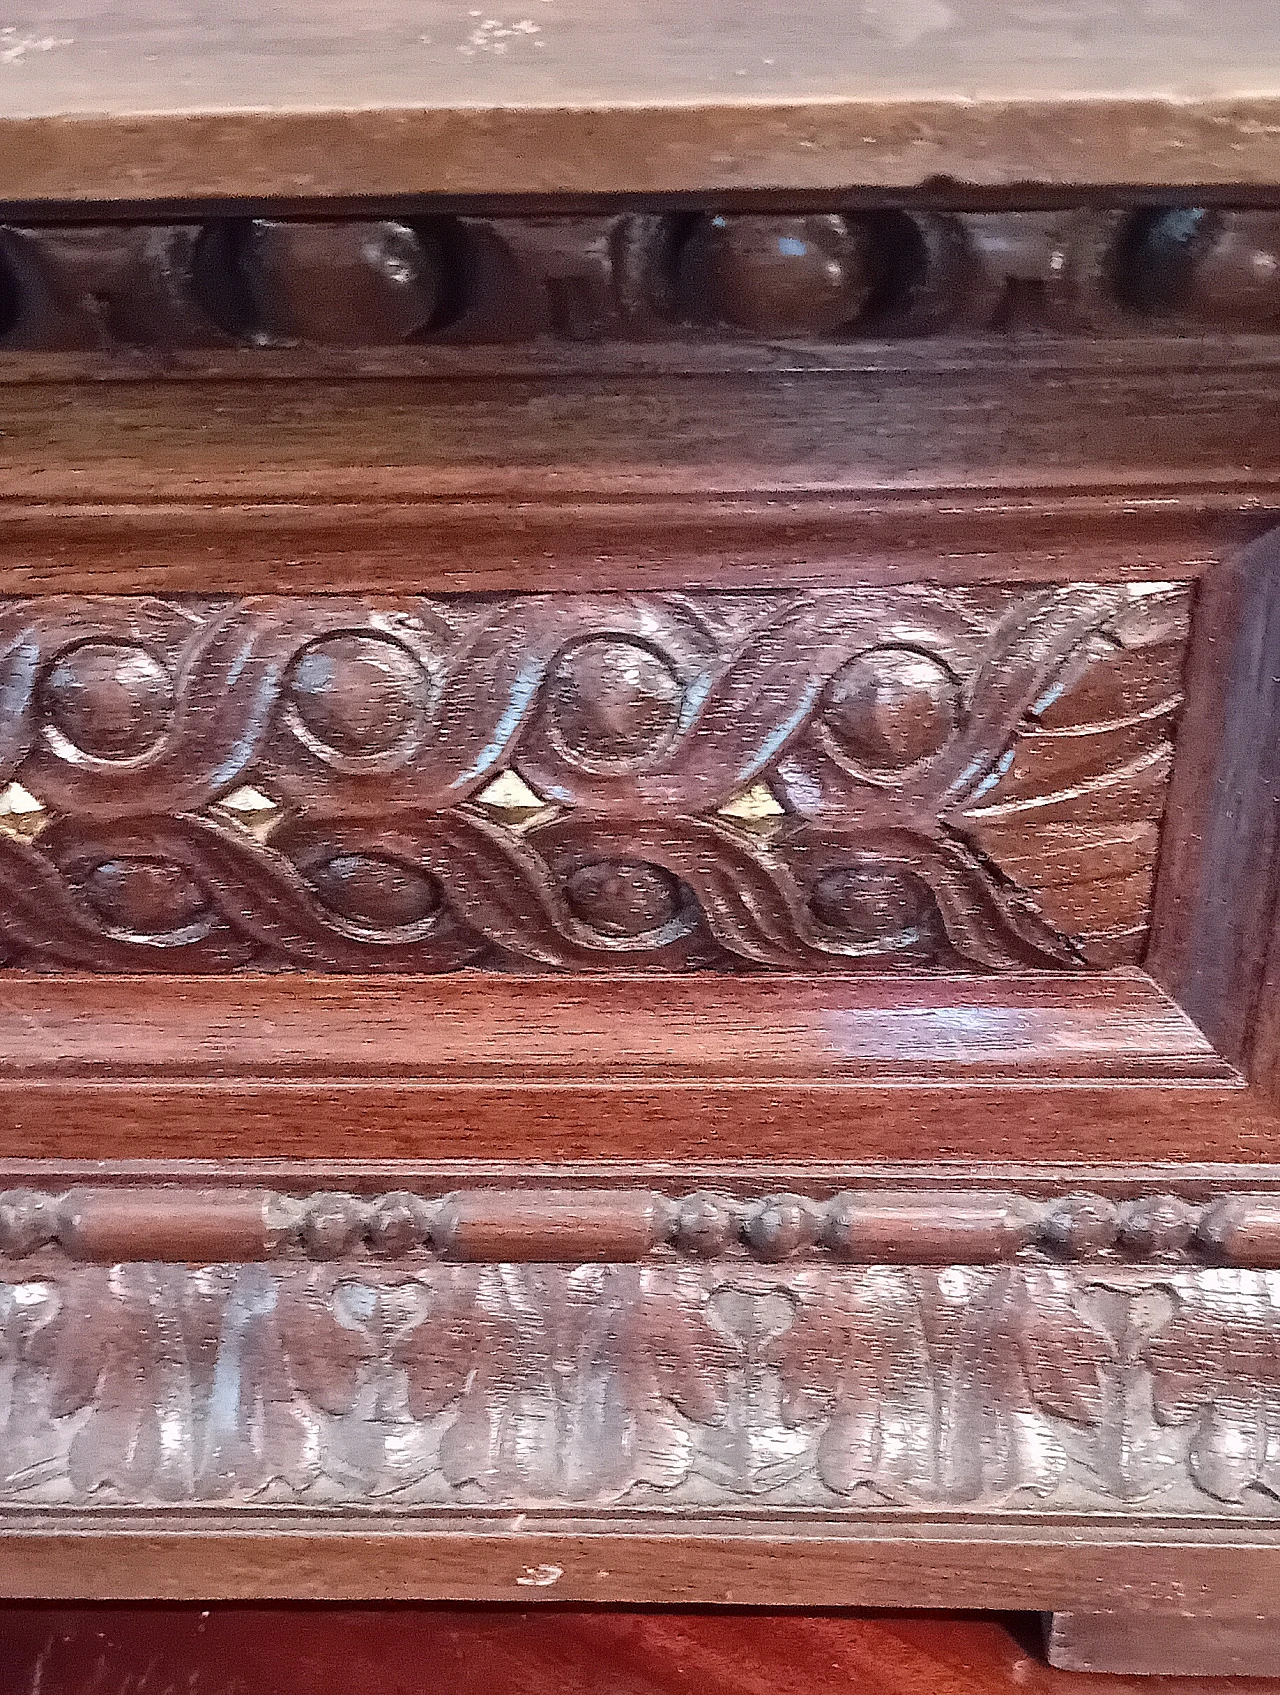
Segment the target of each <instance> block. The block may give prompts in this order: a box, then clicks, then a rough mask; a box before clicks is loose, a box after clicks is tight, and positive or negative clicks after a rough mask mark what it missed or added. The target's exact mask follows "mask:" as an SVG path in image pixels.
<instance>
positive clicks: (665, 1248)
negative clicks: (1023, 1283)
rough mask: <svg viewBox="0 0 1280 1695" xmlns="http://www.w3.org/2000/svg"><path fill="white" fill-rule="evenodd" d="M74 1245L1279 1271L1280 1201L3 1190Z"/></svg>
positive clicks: (7, 1219) (541, 1258)
mask: <svg viewBox="0 0 1280 1695" xmlns="http://www.w3.org/2000/svg"><path fill="white" fill-rule="evenodd" d="M46 1250H48V1251H57V1250H61V1251H62V1252H63V1253H65V1254H66V1255H68V1256H69V1257H70V1258H72V1259H75V1260H84V1261H92V1262H98V1263H105V1264H115V1263H126V1262H139V1263H164V1262H176V1263H183V1264H187V1263H190V1264H209V1263H232V1264H235V1263H246V1262H253V1261H257V1260H267V1259H274V1258H279V1257H282V1256H291V1255H292V1256H297V1255H302V1256H306V1257H309V1258H311V1259H313V1260H319V1261H346V1260H348V1259H349V1260H350V1261H351V1262H352V1263H353V1265H355V1264H358V1263H360V1262H361V1261H363V1260H364V1259H365V1258H367V1257H369V1256H370V1255H372V1256H374V1257H375V1258H388V1259H401V1258H406V1257H421V1256H424V1255H425V1256H431V1257H438V1258H441V1259H445V1260H452V1261H460V1262H480V1263H503V1264H506V1263H514V1264H521V1263H535V1264H536V1263H552V1264H578V1263H581V1264H601V1263H603V1264H627V1263H633V1262H635V1261H639V1260H642V1259H645V1258H647V1257H649V1256H650V1255H655V1254H656V1255H660V1256H663V1257H668V1258H669V1257H671V1256H672V1255H675V1256H679V1257H683V1258H687V1259H706V1260H718V1259H724V1258H733V1257H735V1256H736V1257H746V1258H750V1259H755V1260H760V1261H763V1262H765V1263H774V1262H780V1261H783V1260H791V1259H795V1258H797V1257H802V1258H807V1257H812V1256H813V1255H821V1256H823V1257H827V1256H830V1257H833V1258H835V1259H837V1260H841V1261H845V1262H847V1263H850V1264H858V1265H896V1264H902V1265H911V1264H921V1265H988V1264H997V1263H1000V1262H1002V1261H1006V1260H1011V1259H1014V1258H1016V1257H1017V1256H1019V1255H1021V1254H1025V1253H1032V1254H1034V1255H1039V1256H1048V1257H1049V1258H1054V1259H1059V1260H1064V1261H1086V1262H1087V1261H1099V1262H1103V1263H1105V1262H1111V1261H1114V1262H1116V1263H1129V1262H1135V1261H1137V1262H1141V1261H1145V1260H1157V1261H1169V1260H1177V1259H1184V1260H1191V1261H1197V1260H1199V1261H1207V1262H1209V1263H1213V1264H1223V1265H1234V1266H1248V1267H1258V1268H1261V1267H1273V1266H1280V1198H1278V1197H1277V1196H1276V1195H1274V1194H1267V1193H1265V1192H1263V1193H1257V1194H1247V1193H1246V1194H1228V1195H1226V1196H1214V1197H1211V1198H1209V1199H1207V1200H1202V1201H1200V1202H1192V1201H1188V1200H1185V1199H1182V1198H1181V1197H1179V1196H1176V1195H1171V1194H1166V1193H1148V1194H1140V1195H1137V1196H1135V1197H1130V1198H1127V1199H1123V1200H1118V1201H1116V1200H1112V1199H1110V1198H1108V1197H1107V1196H1104V1195H1097V1194H1089V1193H1084V1194H1079V1193H1060V1194H1056V1195H1054V1194H1050V1195H1040V1196H1036V1197H1034V1198H1033V1197H1031V1196H1027V1195H1021V1194H1018V1193H1014V1192H1009V1191H1002V1190H999V1189H985V1190H982V1189H976V1190H967V1191H966V1190H963V1189H952V1190H948V1191H941V1192H939V1191H933V1192H931V1191H929V1190H927V1189H926V1190H920V1189H917V1190H898V1191H895V1190H892V1189H880V1190H870V1191H847V1192H841V1193H837V1194H836V1195H834V1196H831V1197H829V1198H826V1199H811V1198H810V1197H808V1196H807V1195H804V1194H781V1195H766V1196H763V1197H759V1198H751V1199H741V1198H738V1197H735V1196H732V1195H726V1194H717V1193H715V1192H714V1191H704V1192H699V1193H693V1194H684V1195H682V1196H678V1197H677V1196H671V1195H667V1194H663V1193H660V1192H658V1191H656V1190H651V1189H643V1188H622V1187H618V1188H613V1189H586V1188H578V1189H537V1188H525V1189H499V1188H492V1189H490V1188H485V1189H474V1190H460V1191H455V1192H452V1193H448V1194H445V1195H424V1194H421V1193H417V1192H414V1191H411V1190H399V1191H396V1192H393V1193H389V1194H382V1195H374V1196H359V1195H354V1194H348V1193H341V1192H321V1193H316V1194H311V1195H293V1194H281V1193H273V1192H271V1191H268V1190H264V1189H258V1188H253V1187H235V1186H232V1185H223V1186H221V1187H219V1188H204V1189H201V1188H185V1187H184V1188H174V1187H164V1186H160V1185H138V1186H125V1185H116V1186H113V1187H99V1188H92V1187H89V1188H82V1189H71V1190H69V1191H67V1192H66V1193H64V1194H53V1193H47V1192H41V1191H39V1190H35V1189H10V1190H0V1257H3V1258H7V1259H10V1260H22V1259H25V1258H28V1257H31V1256H33V1255H41V1254H43V1253H44V1252H45V1251H46Z"/></svg>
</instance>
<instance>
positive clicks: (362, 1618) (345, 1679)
mask: <svg viewBox="0 0 1280 1695" xmlns="http://www.w3.org/2000/svg"><path fill="white" fill-rule="evenodd" d="M0 1653H3V1654H4V1656H5V1658H6V1664H7V1667H8V1671H7V1676H8V1678H9V1680H10V1681H9V1682H8V1683H7V1684H6V1688H5V1695H51V1692H56V1695H135V1692H136V1691H137V1689H138V1685H139V1680H140V1679H145V1681H144V1682H143V1683H142V1688H143V1690H144V1691H145V1690H146V1689H147V1685H148V1684H153V1685H154V1686H155V1687H156V1688H159V1689H163V1690H167V1689H170V1688H176V1689H182V1690H183V1691H184V1695H419V1691H420V1690H421V1689H422V1687H423V1684H424V1682H431V1683H437V1682H438V1683H439V1684H440V1685H441V1686H443V1687H447V1688H448V1689H450V1690H452V1691H455V1692H456V1695H543V1692H544V1691H547V1692H553V1695H599V1691H600V1688H601V1680H602V1678H603V1679H607V1686H608V1689H609V1692H610V1695H689V1692H690V1691H693V1690H702V1691H705V1692H706V1695H848V1692H849V1691H853V1692H855V1695H1015V1692H1025V1695H1248V1692H1249V1691H1252V1692H1253V1695H1275V1691H1276V1690H1277V1689H1280V1679H1272V1680H1261V1681H1256V1682H1250V1683H1248V1684H1245V1683H1241V1682H1238V1681H1231V1682H1228V1681H1225V1680H1223V1681H1218V1680H1211V1679H1205V1678H1200V1677H1196V1678H1190V1677H1185V1678H1170V1679H1162V1680H1161V1681H1159V1682H1158V1683H1151V1682H1148V1681H1146V1680H1145V1679H1143V1680H1139V1679H1132V1680H1130V1679H1123V1678H1109V1677H1103V1676H1090V1675H1087V1674H1085V1675H1081V1674H1076V1675H1072V1674H1070V1673H1067V1672H1053V1671H1050V1670H1049V1669H1048V1668H1047V1667H1046V1666H1045V1665H1044V1663H1043V1660H1042V1657H1041V1656H1042V1646H1041V1640H1040V1631H1039V1625H1038V1621H1037V1619H1036V1617H1035V1616H1034V1615H1031V1614H1022V1615H1004V1616H995V1617H989V1618H977V1617H974V1616H972V1615H964V1614H933V1615H916V1616H911V1615H909V1614H904V1613H889V1614H848V1613H846V1614H809V1615H804V1616H799V1615H796V1614H794V1613H791V1614H781V1613H749V1612H735V1613H690V1612H680V1613H662V1612H623V1613H620V1612H591V1611H586V1610H582V1609H572V1608H555V1609H539V1610H526V1611H519V1610H516V1609H510V1610H498V1609H491V1610H486V1611H483V1612H481V1611H479V1610H477V1609H474V1608H457V1607H455V1608H417V1607H381V1608H378V1607H342V1608H325V1609H323V1610H322V1609H318V1608H307V1607H244V1606H225V1605H224V1606H213V1607H208V1608H203V1607H199V1606H189V1607H164V1606H158V1607H145V1608H144V1607H93V1606H81V1607H74V1606H73V1607H66V1606H48V1607H36V1606H28V1607H23V1606H8V1607H4V1608H0Z"/></svg>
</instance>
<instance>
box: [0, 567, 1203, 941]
mask: <svg viewBox="0 0 1280 1695" xmlns="http://www.w3.org/2000/svg"><path fill="white" fill-rule="evenodd" d="M1189 596H1190V591H1189V589H1188V588H1187V587H1186V586H1184V585H1168V584H1142V583H1140V584H1128V585H1125V586H1116V587H1111V586H1098V585H1093V584H1089V585H1076V586H1064V587H1057V588H1047V589H1037V590H1034V591H1030V592H1028V591H1025V590H1022V589H1018V588H990V589H960V588H957V589H950V590H947V591H941V590H935V589H930V588H902V589H894V590H871V589H867V590H856V591H855V590H819V591H815V592H811V593H794V592H763V593H754V594H725V593H702V594H667V595H623V594H564V595H509V596H501V597H479V596H474V597H473V596H459V597H455V598H453V599H432V600H428V599H425V598H422V597H402V598H398V599H390V598H385V599H383V598H361V599H357V598H353V597H345V596H337V595H335V596H323V597H321V596H316V597H309V598H295V599H277V598H271V597H254V598H250V599H241V600H203V601H202V600H195V599H191V600H172V601H158V600H151V599H146V598H141V597H138V598H133V597H117V598H112V597H105V596H104V597H84V598H71V597H66V598H63V597H51V598H49V599H47V600H35V601H21V600H14V601H9V602H7V603H4V604H3V607H2V608H0V947H2V948H3V952H4V957H5V959H6V961H7V963H9V964H10V965H15V966H26V967H30V966H37V967H59V966H61V967H75V968H90V969H99V970H113V971H134V970H138V969H144V970H145V969H164V970H180V971H227V970H235V969H238V968H241V967H245V966H250V965H252V966H254V967H258V968H261V967H266V968H280V967H298V968H307V969H311V970H327V971H367V970H379V969H387V970H400V971H405V970H408V971H431V972H435V971H447V970H453V969H457V968H460V967H463V966H473V965H479V966H484V967H491V968H498V969H512V968H515V969H522V970H529V969H533V970H540V969H556V970H591V969H598V968H602V967H603V968H613V969H617V968H624V969H626V968H644V967H661V968H665V969H682V968H686V967H698V966H703V967H714V968H718V969H752V968H760V967H764V968H769V967H772V968H780V969H793V970H794V969H801V970H831V969H835V970H848V969H851V968H858V967H862V966H871V967H875V968H877V969H885V968H896V967H903V968H914V969H921V968H925V969H945V968H963V969H980V970H1006V969H1016V968H1018V967H1045V968H1073V967H1081V966H1090V965H1092V966H1102V965H1109V964H1113V963H1115V962H1117V961H1124V960H1133V959H1136V958H1138V957H1139V956H1140V954H1141V951H1142V947H1143V943H1144V938H1145V934H1146V927H1147V921H1148V908H1149V903H1150V898H1151V885H1152V876H1153V867H1154V861H1155V853H1156V847H1157V842H1158V835H1159V824H1160V817H1161V810H1162V806H1163V802H1164V794H1165V789H1166V783H1167V777H1168V770H1169V763H1170V755H1171V737H1172V734H1173V728H1174V723H1175V718H1176V713H1177V708H1178V704H1179V698H1180V697H1179V688H1180V670H1181V662H1182V653H1183V647H1184V644H1185V640H1186V629H1187V617H1188V610H1189Z"/></svg>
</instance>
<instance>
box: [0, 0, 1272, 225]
mask: <svg viewBox="0 0 1280 1695" xmlns="http://www.w3.org/2000/svg"><path fill="white" fill-rule="evenodd" d="M0 71H2V72H3V76H4V82H3V108H2V110H3V117H2V118H0V126H2V128H0V134H2V135H3V142H4V146H3V149H0V158H2V159H3V166H2V167H0V194H2V195H4V196H7V197H9V198H17V199H33V200H34V199H94V198H97V199H107V198H114V199H125V200H128V199H146V198H157V197H181V196H210V195H224V196H225V195H241V196H246V197H252V196H261V195H293V196H307V197H311V196H317V195H331V196H332V195H348V196H356V195H362V194H376V193H406V194H425V193H434V194H442V193H443V194H468V193H470V194H476V193H487V194H517V193H530V192H533V193H555V194H561V195H564V194H574V193H584V192H586V193H591V192H636V191H641V192H643V191H649V192H653V191H657V192H674V191H689V190H695V191H696V190H706V189H709V188H711V189H739V190H772V189H778V188H785V189H790V190H806V189H807V190H817V189H834V190H842V189H844V188H845V187H846V186H847V185H848V184H850V183H861V184H866V185H874V186H881V187H884V186H898V187H905V186H914V185H916V184H927V183H931V182H936V181H938V180H939V179H943V178H946V179H950V180H952V181H961V182H969V183H975V184H980V185H1005V184H1009V183H1019V184H1025V183H1037V182H1039V183H1063V182H1067V183H1074V184H1081V183H1112V182H1122V183H1157V184H1161V185H1168V184H1171V183H1188V184H1189V183H1205V182H1209V183H1224V184H1228V185H1234V184H1237V183H1241V182H1266V183H1274V182H1275V181H1276V180H1277V179H1280V158H1278V155H1277V149H1276V143H1275V138H1274V134H1273V132H1272V127H1271V126H1272V122H1273V119H1274V111H1275V107H1276V102H1277V98H1278V94H1280V38H1278V37H1277V31H1276V24H1275V15H1274V11H1273V9H1272V8H1271V7H1270V6H1269V5H1268V4H1267V3H1266V0H1229V3H1228V4H1225V5H1224V6H1223V7H1220V8H1219V11H1218V13H1217V14H1216V15H1215V19H1214V22H1213V24H1212V25H1210V24H1209V23H1208V22H1207V21H1205V20H1201V19H1197V18H1194V17H1192V16H1191V15H1190V14H1188V13H1187V12H1185V11H1184V10H1183V9H1182V8H1180V7H1179V8H1174V7H1147V8H1145V9H1144V11H1143V13H1142V14H1141V17H1140V18H1133V17H1131V16H1130V15H1129V14H1128V12H1127V11H1125V10H1124V9H1123V8H1118V7H1117V8H1112V7H1108V8H1103V9H1099V8H1098V7H1096V6H1089V5H1086V4H1083V3H1082V0H1048V3H1042V4H1039V5H1037V6H1035V7H1029V8H1012V9H1011V8H1009V7H1007V6H1005V5H1004V4H1002V3H1001V0H947V3H945V4H943V3H937V4H935V3H921V0H915V3H913V4H911V5H909V6H908V5H903V6H899V7H887V8H886V7H881V6H866V7H863V8H861V9H860V10H858V11H857V12H855V13H853V14H852V15H850V14H849V12H848V10H847V8H843V7H840V6H836V5H832V4H830V3H829V0H807V3H806V4H805V5H803V6H800V7H791V8H789V9H788V10H787V11H786V12H785V13H779V12H777V11H776V10H774V9H771V8H770V7H768V6H766V5H763V4H758V3H757V4H752V5H750V6H749V7H747V8H745V9H744V8H743V7H742V6H741V5H738V4H730V5H726V4H723V3H717V0H701V4H699V5H698V6H697V7H696V8H694V9H693V10H690V8H688V7H687V6H680V5H677V4H675V3H674V0H665V3H664V4H662V5H660V6H655V5H653V4H645V5H641V4H628V5H624V6H618V5H604V4H600V3H599V0H539V3H537V4H534V5H532V6H530V7H529V8H527V9H526V10H524V11H521V12H519V15H517V14H516V13H511V14H505V13H504V14H503V15H502V16H500V17H499V16H490V15H489V14H487V13H484V12H477V11H475V10H473V9H469V8H467V7H465V6H463V5H461V4H460V3H458V0H432V3H431V4H421V3H413V4H411V3H410V0H380V3H379V4H378V5H377V7H376V8H374V9H372V10H371V11H369V12H366V13H362V15H361V19H360V23H359V26H358V27H353V25H352V20H351V15H350V12H349V10H348V9H347V8H345V7H341V6H338V5H336V4H334V3H332V0H326V3H325V4H322V5H317V4H309V5H308V4H301V3H298V0H276V3H275V4H273V5H272V6H271V7H270V8H267V9H264V8H263V7H261V6H258V5H255V4H251V3H245V0H220V3H219V4H218V5H217V6H216V7H212V8H203V9H202V10H201V11H200V12H199V13H198V14H197V13H192V14H189V15H187V16H185V17H184V18H183V20H182V21H181V22H178V21H176V20H174V19H173V16H172V13H171V11H170V10H169V9H168V8H167V7H166V6H165V5H164V4H163V0H129V3H128V4H127V5H124V6H118V7H113V8H111V9H110V10H109V11H103V10H102V9H101V8H100V7H96V6H93V5H90V4H87V3H85V0H79V3H77V0H60V3H50V0H46V3H45V4H42V5H40V6H38V7H35V8H33V9H32V10H30V11H29V12H27V13H26V14H24V15H23V18H22V21H21V22H20V23H18V22H15V23H14V24H11V25H8V26H6V27H5V30H4V34H3V36H0Z"/></svg>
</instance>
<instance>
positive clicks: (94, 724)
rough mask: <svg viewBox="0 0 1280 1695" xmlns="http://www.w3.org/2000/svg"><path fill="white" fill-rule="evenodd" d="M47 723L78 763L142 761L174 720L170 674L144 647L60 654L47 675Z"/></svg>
mask: <svg viewBox="0 0 1280 1695" xmlns="http://www.w3.org/2000/svg"><path fill="white" fill-rule="evenodd" d="M41 706H42V708H43V713H44V717H45V720H46V723H47V724H48V726H49V727H50V728H52V729H53V730H54V731H55V732H56V735H57V736H58V737H61V738H62V740H63V742H64V743H65V745H64V746H61V747H57V746H56V743H55V746H56V751H58V752H61V753H63V754H64V755H65V756H66V757H70V758H72V759H74V758H75V757H76V756H77V755H81V754H87V755H89V756H90V757H91V758H94V759H112V760H125V759H137V758H140V757H142V756H143V755H145V754H147V753H149V752H151V750H152V749H153V748H154V747H155V745H156V743H157V742H158V741H159V740H160V739H161V737H162V736H163V735H164V734H165V732H166V730H167V729H168V727H169V723H170V720H171V718H172V716H173V707H174V695H173V685H172V682H171V681H170V678H169V674H168V672H167V671H166V670H165V668H164V666H163V665H161V664H160V662H159V660H157V659H156V658H155V657H154V656H153V655H152V654H150V653H148V652H147V650H146V649H145V648H143V647H138V646H135V645H133V644H131V643H127V642H115V641H88V642H81V643H80V644H79V645H77V646H76V647H71V648H68V649H67V650H66V651H65V652H63V653H61V654H59V656H58V657H57V659H55V661H54V662H53V664H52V665H51V666H50V668H49V671H48V673H47V674H46V676H45V680H44V686H43V688H42V690H41Z"/></svg>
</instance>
